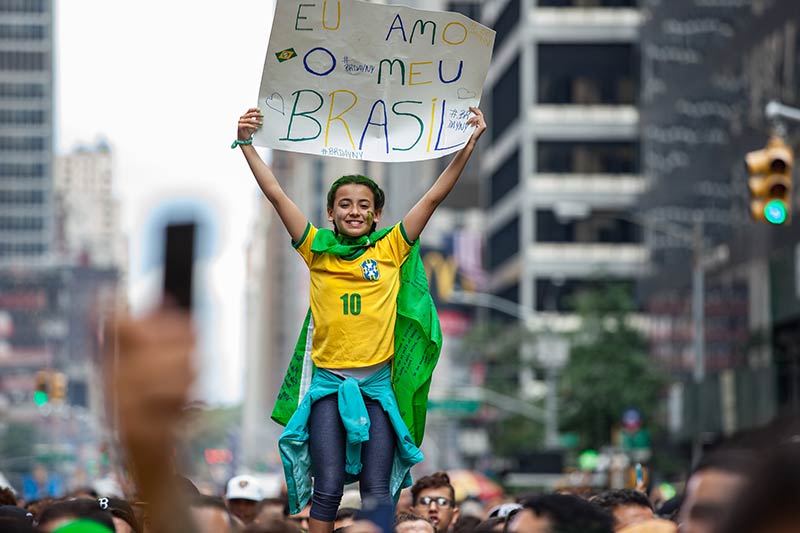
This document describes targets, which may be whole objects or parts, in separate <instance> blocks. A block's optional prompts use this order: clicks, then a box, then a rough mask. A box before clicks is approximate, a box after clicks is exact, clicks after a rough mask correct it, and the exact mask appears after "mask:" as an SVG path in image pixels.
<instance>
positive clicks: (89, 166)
mask: <svg viewBox="0 0 800 533" xmlns="http://www.w3.org/2000/svg"><path fill="white" fill-rule="evenodd" d="M53 47H54V37H53V6H52V2H51V1H50V0H2V1H0V432H2V434H3V443H4V447H3V455H4V457H5V458H6V461H5V462H4V463H3V468H2V469H3V471H4V472H5V473H6V474H7V475H8V477H9V478H10V479H11V481H12V482H14V483H15V485H17V486H21V485H23V484H22V483H21V482H20V481H21V480H22V479H23V478H24V480H25V486H29V485H30V481H31V480H32V477H31V473H32V471H33V470H34V465H37V464H38V465H39V468H38V472H40V474H39V475H40V476H41V475H44V476H45V477H46V476H47V475H49V476H50V477H51V482H52V483H50V485H49V486H50V487H51V488H52V489H53V490H56V489H63V488H64V485H63V484H62V483H61V482H60V481H57V480H63V479H64V477H63V476H64V475H68V476H69V477H70V479H71V483H79V482H81V481H82V480H83V481H85V480H86V479H88V477H90V476H95V475H97V474H98V473H99V470H94V471H88V470H87V465H91V467H90V468H89V470H93V469H99V468H100V461H99V457H100V448H99V446H98V442H99V441H100V435H101V427H100V421H101V417H102V414H103V409H102V405H101V403H100V402H101V398H100V395H99V392H100V390H101V386H100V382H99V380H98V374H97V368H96V363H97V352H98V350H97V333H98V331H99V329H100V324H101V323H102V320H103V319H104V318H105V316H104V314H103V312H104V311H103V310H104V309H107V308H109V307H108V305H107V306H106V307H105V308H104V307H102V306H100V305H99V302H101V301H105V302H106V303H107V304H110V303H113V302H115V301H117V296H116V294H117V293H116V290H117V281H118V280H119V278H120V273H121V272H123V273H124V272H125V271H126V270H127V250H126V240H125V238H124V236H123V235H122V234H121V231H120V228H119V221H118V219H119V213H118V206H117V200H116V199H115V198H114V196H113V193H112V181H113V179H112V155H111V149H110V148H109V147H108V145H106V144H104V143H101V144H99V145H98V146H97V147H96V148H95V149H80V150H77V151H76V152H75V153H73V154H69V155H65V156H63V157H60V158H59V159H58V160H57V161H56V160H55V159H54V153H53V145H54V142H53V135H54V125H53V105H54V104H53V93H54V79H53V71H54V68H53V63H54V61H53ZM123 277H124V274H123ZM43 465H44V466H47V467H49V474H48V472H47V469H42V468H41V467H42V466H43ZM42 472H43V474H42ZM26 490H27V489H26ZM26 495H27V496H28V497H31V496H32V495H31V494H26ZM41 495H45V494H41Z"/></svg>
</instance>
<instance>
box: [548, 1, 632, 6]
mask: <svg viewBox="0 0 800 533" xmlns="http://www.w3.org/2000/svg"><path fill="white" fill-rule="evenodd" d="M538 5H539V7H636V0H539V1H538Z"/></svg>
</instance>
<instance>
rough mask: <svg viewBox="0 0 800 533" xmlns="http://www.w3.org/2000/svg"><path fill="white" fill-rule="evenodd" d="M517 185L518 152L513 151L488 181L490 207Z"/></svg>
mask: <svg viewBox="0 0 800 533" xmlns="http://www.w3.org/2000/svg"><path fill="white" fill-rule="evenodd" d="M517 184H519V150H515V151H514V152H513V153H512V154H511V155H510V156H509V157H508V159H506V160H505V161H503V164H502V165H500V166H499V167H498V168H497V170H496V171H495V172H494V174H492V178H491V180H490V181H489V188H490V195H489V196H490V199H491V200H490V201H491V205H494V204H496V203H497V202H499V201H500V200H501V199H502V198H503V197H504V196H505V195H506V194H508V193H509V191H511V190H512V189H514V188H515V187H516V186H517Z"/></svg>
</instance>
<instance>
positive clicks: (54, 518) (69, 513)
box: [36, 498, 114, 533]
mask: <svg viewBox="0 0 800 533" xmlns="http://www.w3.org/2000/svg"><path fill="white" fill-rule="evenodd" d="M79 520H85V521H90V522H95V523H97V524H100V525H102V526H104V527H106V528H108V530H109V531H112V532H113V531H114V519H113V518H112V516H111V513H110V512H109V511H108V510H105V509H103V508H102V507H100V504H98V502H97V500H93V499H89V498H77V499H71V500H60V501H55V502H53V503H51V504H50V505H48V506H47V507H45V508H44V509H42V512H41V514H40V515H39V516H37V518H36V525H37V527H38V528H39V529H40V530H41V531H42V532H43V533H52V532H53V531H56V530H57V529H59V528H61V527H63V526H66V525H68V524H71V523H73V522H77V521H79Z"/></svg>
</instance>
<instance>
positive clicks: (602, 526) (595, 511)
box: [522, 494, 614, 533]
mask: <svg viewBox="0 0 800 533" xmlns="http://www.w3.org/2000/svg"><path fill="white" fill-rule="evenodd" d="M522 506H523V507H524V508H526V509H530V510H531V511H533V512H534V513H536V514H537V515H539V516H544V517H547V518H548V519H549V520H550V521H551V522H552V524H553V533H613V532H614V518H613V517H612V516H611V514H610V513H608V512H607V511H606V510H605V509H602V508H601V507H599V506H597V505H594V504H592V503H589V502H587V501H586V500H584V499H583V498H580V497H578V496H575V495H572V494H545V495H544V496H534V497H532V498H528V499H526V500H525V501H523V502H522Z"/></svg>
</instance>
